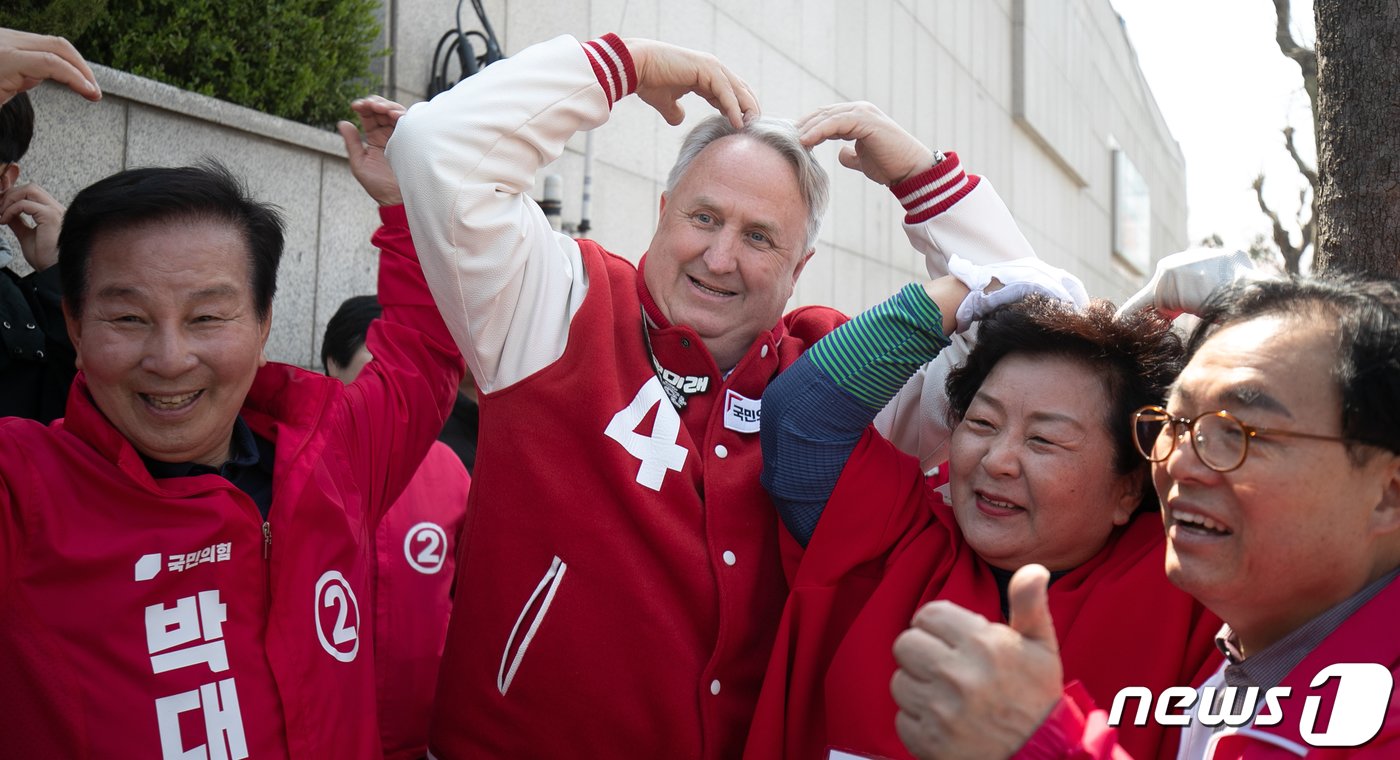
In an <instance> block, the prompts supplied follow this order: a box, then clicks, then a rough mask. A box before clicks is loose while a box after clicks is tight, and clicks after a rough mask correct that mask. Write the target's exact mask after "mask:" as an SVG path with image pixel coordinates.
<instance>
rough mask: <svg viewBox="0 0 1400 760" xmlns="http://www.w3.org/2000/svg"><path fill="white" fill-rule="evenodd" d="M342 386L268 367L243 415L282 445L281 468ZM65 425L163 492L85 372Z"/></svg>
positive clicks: (70, 402)
mask: <svg viewBox="0 0 1400 760" xmlns="http://www.w3.org/2000/svg"><path fill="white" fill-rule="evenodd" d="M337 387H341V383H340V381H338V380H334V379H333V378H328V377H326V376H324V375H320V374H317V373H315V372H308V371H306V370H303V369H299V368H297V367H293V366H291V365H287V364H277V363H269V364H268V365H266V366H264V367H263V368H261V369H259V370H258V374H257V376H256V377H255V378H254V379H253V386H252V387H251V388H250V389H249V390H248V398H247V399H246V400H244V402H243V408H242V410H241V411H240V414H241V415H242V417H243V420H244V422H246V423H247V424H248V427H250V428H252V429H253V432H255V433H257V434H258V435H260V436H262V437H264V438H266V439H268V440H270V441H272V442H273V443H275V444H278V447H277V460H278V462H279V463H280V462H282V461H285V460H286V459H287V458H289V457H294V456H295V455H296V452H297V451H299V450H300V449H301V448H302V447H303V446H304V445H305V443H306V441H307V438H308V436H309V433H310V431H311V430H312V429H313V428H314V427H315V423H316V420H317V419H318V418H319V417H320V416H321V415H322V414H324V410H325V407H326V404H327V402H328V401H330V400H331V399H332V398H334V396H333V393H334V389H335V388H337ZM60 424H61V425H62V427H63V429H64V430H65V431H67V432H69V433H71V434H73V435H74V436H76V437H78V438H80V439H82V440H83V441H85V442H86V443H87V444H88V445H90V446H92V447H93V448H94V449H95V450H96V451H97V453H98V454H99V455H101V456H102V458H103V459H106V460H107V461H109V462H111V463H112V464H114V465H116V466H117V468H118V469H120V470H121V471H122V472H124V473H126V474H127V475H128V476H129V477H131V478H132V479H133V480H135V481H136V482H138V483H141V484H143V485H146V486H147V487H149V488H152V489H157V488H158V487H157V485H156V482H155V480H154V479H153V478H152V477H151V474H150V473H149V472H148V471H147V470H146V465H145V463H144V462H142V461H141V456H140V455H139V454H138V453H137V452H136V448H135V447H134V446H132V445H131V442H130V441H128V440H127V439H126V436H124V435H122V434H121V431H119V430H117V428H116V427H115V426H114V425H112V423H111V421H110V420H108V419H107V416H106V415H105V414H103V413H102V410H101V409H98V408H97V404H96V403H94V402H93V400H92V394H91V393H90V392H89V391H88V384H87V375H86V374H85V373H83V372H79V373H78V376H77V378H76V379H74V381H73V385H72V387H71V388H69V390H68V407H67V414H66V416H65V417H64V419H63V420H62V421H61V423H60ZM288 433H291V435H288ZM288 444H291V446H290V449H288V446H287V445H288Z"/></svg>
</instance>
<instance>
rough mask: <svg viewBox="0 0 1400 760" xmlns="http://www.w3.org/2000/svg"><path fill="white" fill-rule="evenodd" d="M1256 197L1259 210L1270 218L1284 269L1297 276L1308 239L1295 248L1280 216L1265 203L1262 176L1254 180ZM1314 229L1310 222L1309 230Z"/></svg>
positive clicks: (1275, 243) (1305, 238)
mask: <svg viewBox="0 0 1400 760" xmlns="http://www.w3.org/2000/svg"><path fill="white" fill-rule="evenodd" d="M1254 197H1255V198H1257V199H1258V200H1259V210H1260V211H1262V212H1264V215H1265V216H1267V217H1269V221H1270V222H1272V223H1273V227H1274V245H1276V246H1278V250H1279V253H1281V254H1283V267H1284V269H1285V270H1287V271H1289V272H1292V273H1294V274H1297V272H1298V262H1299V261H1301V260H1302V258H1303V250H1304V248H1306V246H1307V244H1308V238H1307V237H1306V233H1305V237H1304V240H1303V246H1301V247H1295V246H1294V245H1293V240H1292V239H1290V238H1289V236H1288V231H1287V230H1285V229H1284V228H1283V223H1282V222H1281V221H1279V218H1278V214H1276V213H1274V210H1273V209H1271V208H1269V204H1268V203H1266V202H1264V175H1262V174H1260V175H1259V176H1258V177H1255V178H1254ZM1311 227H1312V221H1311V220H1309V222H1308V228H1311Z"/></svg>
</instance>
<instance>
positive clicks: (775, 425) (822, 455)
mask: <svg viewBox="0 0 1400 760" xmlns="http://www.w3.org/2000/svg"><path fill="white" fill-rule="evenodd" d="M953 270H954V274H953V275H948V276H946V277H941V278H939V279H937V280H934V281H933V282H931V283H928V284H927V285H909V286H907V287H905V288H904V289H903V290H901V291H900V292H899V293H897V294H896V295H895V296H894V297H893V298H891V299H889V300H888V301H885V302H884V303H882V304H880V305H879V306H876V307H875V308H873V309H870V310H869V311H866V312H864V313H862V314H860V315H858V316H857V317H856V318H855V319H853V320H851V321H850V322H847V323H846V324H845V325H842V326H841V327H839V328H837V329H836V330H833V331H832V332H831V333H830V334H829V335H827V336H826V337H825V338H822V339H821V340H820V341H818V342H817V344H816V345H815V346H813V347H812V348H811V349H810V350H809V351H807V353H806V354H804V355H803V356H802V357H801V358H799V359H798V361H797V362H795V363H794V364H793V365H792V367H790V368H788V370H787V371H785V372H784V373H783V374H782V375H780V376H779V377H778V379H777V380H776V381H774V382H773V383H772V384H770V385H769V386H768V389H767V390H766V391H764V394H763V410H764V411H763V426H762V428H761V429H760V431H759V435H760V438H761V442H762V445H763V473H762V476H761V477H762V482H763V485H764V487H765V488H767V489H768V492H769V494H770V495H771V496H772V497H773V502H774V504H775V506H777V508H778V510H779V513H780V515H781V516H782V518H783V521H784V523H785V524H786V525H787V527H788V530H789V532H790V533H792V535H793V537H794V538H796V539H797V540H798V542H799V543H802V544H804V545H805V544H806V542H807V540H808V539H809V538H811V535H812V533H813V531H814V530H815V528H816V524H817V520H818V519H819V518H820V516H821V512H822V510H823V509H824V508H825V505H826V501H827V499H828V497H829V496H830V495H831V492H832V490H833V489H834V488H835V486H836V482H837V480H838V479H839V477H840V475H841V471H842V470H843V469H844V468H845V465H846V460H847V459H849V458H850V455H851V451H852V450H853V449H854V448H855V445H856V443H857V441H858V440H859V439H860V436H861V433H862V432H863V431H864V429H865V427H866V426H867V425H869V424H870V422H871V421H872V420H873V419H874V418H875V415H876V413H877V412H879V410H880V409H881V408H883V407H884V406H885V405H886V404H888V403H889V401H890V399H891V398H892V397H893V396H894V395H895V393H896V392H898V391H899V389H900V388H901V387H902V386H903V385H904V384H905V382H906V381H907V380H908V379H909V377H910V376H911V375H913V374H914V373H915V372H916V371H918V369H919V368H920V367H922V366H924V365H925V364H927V363H928V362H929V361H930V360H932V359H933V358H934V357H936V356H937V355H938V353H939V352H940V351H941V350H942V349H943V348H944V347H946V346H947V345H948V339H947V337H946V336H947V335H949V334H951V333H952V332H953V331H954V330H960V329H962V328H963V327H964V326H966V325H970V324H972V323H974V322H976V321H977V320H979V319H981V318H982V317H983V316H984V315H985V314H987V313H989V312H990V311H992V310H993V309H995V308H997V307H998V306H1001V305H1002V304H1006V303H1010V302H1012V301H1016V300H1019V299H1021V298H1023V297H1025V296H1026V295H1028V294H1030V293H1039V294H1042V295H1046V296H1049V297H1051V298H1057V299H1060V300H1067V301H1076V300H1083V298H1084V296H1083V286H1082V285H1080V284H1079V281H1078V280H1077V279H1075V278H1074V277H1073V276H1072V275H1070V274H1069V273H1067V272H1065V271H1064V270H1061V269H1056V268H1055V267H1051V266H1049V265H1047V264H1045V263H1044V262H1041V261H1039V260H1038V259H1022V260H1019V261H1012V262H1005V263H1002V264H994V265H989V266H981V267H979V266H973V265H971V264H968V263H967V262H964V261H961V260H955V261H954V262H953Z"/></svg>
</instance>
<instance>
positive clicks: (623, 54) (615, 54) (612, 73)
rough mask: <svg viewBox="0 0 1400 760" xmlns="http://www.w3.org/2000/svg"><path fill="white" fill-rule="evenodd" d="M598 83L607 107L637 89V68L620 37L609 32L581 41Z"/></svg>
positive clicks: (610, 106)
mask: <svg viewBox="0 0 1400 760" xmlns="http://www.w3.org/2000/svg"><path fill="white" fill-rule="evenodd" d="M583 52H584V53H586V54H587V55H588V63H589V64H590V65H592V66H593V74H594V76H596V77H598V84H599V85H600V86H601V87H602V88H603V93H604V94H606V95H607V96H608V107H609V108H612V106H613V104H614V103H616V102H617V101H619V100H622V99H623V98H624V97H626V96H628V95H631V94H632V93H633V92H636V91H637V69H636V67H635V66H633V65H632V54H631V53H629V52H627V46H626V45H624V44H623V43H622V40H621V38H619V37H618V36H617V35H616V34H613V33H611V32H609V33H607V34H605V35H603V36H602V37H599V38H597V39H593V40H589V41H587V42H585V43H583Z"/></svg>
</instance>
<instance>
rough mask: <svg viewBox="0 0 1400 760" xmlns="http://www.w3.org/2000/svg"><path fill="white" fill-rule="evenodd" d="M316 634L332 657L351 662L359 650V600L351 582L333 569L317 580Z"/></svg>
mask: <svg viewBox="0 0 1400 760" xmlns="http://www.w3.org/2000/svg"><path fill="white" fill-rule="evenodd" d="M315 613H316V636H317V637H319V638H320V639H321V646H322V648H324V649H325V650H326V653H327V654H329V655H330V656H331V657H334V658H336V659H337V660H340V661H341V662H351V661H352V660H354V659H355V655H356V654H359V652H360V603H359V602H358V601H356V600H355V590H354V589H352V588H350V582H349V581H347V580H345V576H343V575H341V574H340V573H339V572H338V571H336V570H327V571H326V572H325V573H324V574H322V575H321V579H320V580H318V581H316V610H315Z"/></svg>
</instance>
